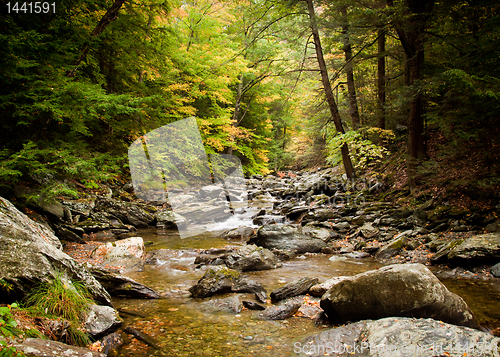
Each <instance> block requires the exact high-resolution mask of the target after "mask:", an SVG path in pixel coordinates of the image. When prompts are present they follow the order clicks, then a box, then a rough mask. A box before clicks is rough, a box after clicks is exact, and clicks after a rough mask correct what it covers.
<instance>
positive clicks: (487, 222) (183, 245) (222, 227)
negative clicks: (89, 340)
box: [29, 169, 500, 355]
mask: <svg viewBox="0 0 500 357" xmlns="http://www.w3.org/2000/svg"><path fill="white" fill-rule="evenodd" d="M245 187H246V188H245V189H246V192H241V188H240V189H239V190H235V189H232V188H231V187H226V188H227V190H226V191H224V189H223V188H221V187H217V185H214V186H213V187H212V188H210V189H208V188H205V189H204V190H203V193H202V194H201V195H200V193H197V192H195V191H192V192H189V191H188V192H187V193H185V194H184V197H183V199H184V201H183V202H184V203H185V207H189V210H190V211H191V212H193V211H195V212H196V211H199V210H200V209H201V208H202V209H203V210H204V212H218V213H220V212H223V211H221V210H220V208H218V206H217V204H218V202H219V201H220V200H221V199H222V201H225V202H227V201H226V199H227V197H228V196H230V197H234V199H233V200H232V201H231V203H233V204H236V205H235V207H238V210H239V211H238V212H237V215H235V216H231V215H230V216H229V217H225V220H221V221H219V222H215V223H214V222H213V221H212V220H213V216H210V214H209V215H208V216H207V218H208V220H207V222H204V224H201V225H200V226H198V227H197V229H198V230H200V231H201V232H197V233H196V234H193V235H191V236H190V237H184V238H183V237H182V236H179V233H178V231H177V229H175V228H174V227H175V226H178V225H179V224H181V225H186V226H185V228H186V227H188V224H189V223H188V221H187V220H185V219H183V218H184V217H181V216H180V215H179V213H177V212H171V210H170V208H169V207H168V206H166V205H164V204H163V202H152V203H151V202H149V203H146V202H140V201H136V200H132V199H131V195H130V193H127V190H128V191H130V186H129V185H128V186H127V185H125V186H123V187H119V188H115V189H111V190H110V191H109V192H108V194H107V195H106V196H100V195H96V196H90V197H87V198H86V199H83V200H68V199H66V200H60V201H56V203H53V204H52V205H50V206H46V207H45V208H43V209H40V208H42V206H41V205H39V207H38V208H39V212H40V213H38V214H35V213H33V212H29V213H30V214H31V215H32V216H33V217H34V218H37V219H38V220H39V221H43V218H44V217H43V216H45V217H48V218H49V219H48V220H47V221H45V224H47V225H50V226H52V227H54V228H55V229H56V232H57V233H56V235H57V236H58V237H60V238H62V237H64V238H65V239H66V241H65V243H64V251H65V253H67V254H69V256H70V257H72V258H73V259H74V260H75V261H78V262H79V263H81V264H82V265H83V266H93V267H98V268H99V269H105V270H108V271H110V272H114V273H115V274H116V273H120V272H121V273H123V274H125V275H127V276H129V277H132V278H135V279H136V281H138V282H141V283H143V284H145V285H147V286H148V287H149V288H152V289H153V290H155V291H157V292H158V294H159V296H160V297H161V299H160V300H158V301H161V303H157V302H154V300H144V301H137V300H136V299H133V300H130V298H129V299H126V300H123V299H122V298H117V297H115V298H113V302H114V304H115V305H118V306H121V307H120V308H121V309H125V310H129V311H131V310H136V311H137V310H138V311H139V313H141V314H146V315H147V316H154V315H155V309H157V308H158V309H159V310H158V311H157V312H158V313H159V314H160V315H161V316H163V317H162V318H159V319H156V318H153V319H151V318H146V319H141V318H137V317H132V318H131V317H130V316H127V315H126V313H121V315H122V318H124V319H125V322H126V324H127V323H128V324H132V326H133V327H134V328H135V329H138V330H141V329H143V331H149V332H151V333H152V335H153V336H154V337H156V338H158V339H159V340H160V341H161V342H160V343H163V346H166V345H165V344H167V345H168V344H169V343H171V344H173V345H176V346H180V345H182V343H184V342H186V341H184V340H183V338H181V339H180V340H179V339H178V338H179V331H180V330H179V328H181V327H182V325H178V327H179V328H177V329H169V324H171V323H172V321H174V320H175V319H180V320H182V321H184V322H183V324H187V323H188V322H187V321H188V320H189V319H187V320H186V319H185V318H184V317H183V316H181V315H182V314H187V315H186V316H189V315H190V313H188V311H189V310H192V309H195V310H196V309H200V306H203V304H202V305H200V302H199V301H196V299H194V300H193V298H192V297H190V293H189V289H190V288H191V287H192V286H193V285H195V284H196V282H197V281H198V280H199V279H200V278H201V277H202V276H203V274H204V273H205V272H206V271H207V270H209V269H210V267H212V266H221V265H222V266H229V267H237V268H236V270H239V271H243V272H244V276H246V277H249V278H253V279H255V280H257V281H263V282H260V284H262V286H263V287H264V288H265V290H267V291H271V290H272V289H277V288H279V287H280V286H282V285H283V284H284V283H290V282H292V281H293V279H298V278H300V277H302V276H304V275H310V274H312V275H313V276H314V277H316V278H319V282H324V281H326V280H328V279H329V278H331V277H334V276H340V275H342V274H344V275H347V276H352V275H354V274H356V273H361V272H363V271H366V270H370V269H373V268H375V269H377V268H378V267H381V266H383V265H388V264H398V263H421V264H424V265H426V266H429V267H431V269H432V271H433V272H434V274H436V275H437V276H438V277H439V278H440V279H442V280H443V281H460V280H463V281H468V282H473V281H477V282H478V283H469V285H477V286H483V288H484V285H483V282H485V283H486V284H487V285H488V284H490V282H491V283H493V285H494V282H495V281H497V279H498V278H496V277H495V276H494V275H493V274H494V273H495V269H492V267H493V266H494V264H495V259H497V260H498V249H497V248H495V246H494V244H493V243H494V242H496V241H497V240H498V234H497V233H495V232H496V231H497V229H498V221H497V220H496V219H495V218H496V212H494V211H491V209H490V210H489V211H484V212H479V211H477V210H476V211H473V210H464V209H461V208H458V207H454V206H451V205H449V204H446V202H442V201H434V200H432V199H429V200H426V201H425V202H422V203H420V204H414V205H413V206H411V205H401V206H396V205H394V204H392V203H391V202H385V201H383V200H382V199H381V197H382V196H383V185H382V184H381V183H380V182H376V181H370V180H366V179H362V180H358V181H349V180H346V179H345V178H343V177H342V175H340V174H339V173H338V172H336V171H335V170H334V169H325V170H317V171H315V172H300V173H289V174H284V173H283V174H280V175H277V176H267V177H260V176H254V177H252V178H250V179H248V180H246V185H245ZM188 213H189V212H188ZM226 218H228V219H226ZM183 227H184V226H183ZM231 227H235V228H232V229H227V228H231ZM236 227H238V228H236ZM187 229H188V228H187ZM68 232H69V233H68ZM185 232H186V231H185ZM62 233H64V235H63V234H62ZM134 237H140V239H136V238H134ZM478 237H479V238H478ZM68 238H69V239H68ZM134 239H135V240H134ZM125 242H133V244H131V245H127V248H126V249H124V250H117V245H118V244H117V243H120V245H121V244H122V243H123V244H125ZM488 242H490V243H492V244H489V243H488ZM253 244H256V245H257V246H258V247H260V248H259V249H263V250H264V251H268V252H269V253H266V254H267V255H264V256H266V257H267V258H264V256H261V257H259V258H258V259H272V260H273V261H275V262H276V263H272V264H271V268H272V270H265V273H264V271H262V270H259V269H257V271H255V272H252V271H253V270H255V268H256V267H262V266H267V265H266V264H268V263H266V260H262V261H257V262H256V261H255V256H254V255H252V254H254V253H252V252H253V251H249V252H248V253H243V252H244V249H243V248H245V247H252V246H253ZM485 247H488V249H484V248H485ZM245 249H247V248H245ZM246 254H247V255H246ZM259 254H260V253H259ZM249 257H252V258H251V260H250V258H249ZM269 257H272V258H269ZM234 262H237V264H236V265H235V263H234ZM250 262H251V263H250ZM278 262H279V264H278ZM372 262H373V263H372ZM497 262H498V261H497ZM249 264H250V265H249ZM338 264H340V265H345V267H346V268H345V269H343V270H341V271H338V269H339V268H338ZM373 264H375V265H373ZM280 266H281V267H280ZM357 266H360V267H361V268H360V269H357V268H354V267H357ZM266 269H267V268H266ZM245 271H246V272H245ZM287 271H288V273H287ZM263 274H264V275H263ZM264 276H267V277H264ZM159 277H161V278H159ZM158 279H160V281H159V280H158ZM179 279H180V280H179ZM262 279H263V280H262ZM449 285H450V286H452V285H453V284H449ZM486 289H487V291H489V292H487V293H486V294H487V295H488V294H495V290H494V289H493V290H491V288H486ZM458 290H459V291H460V289H458ZM238 294H240V295H241V294H243V295H242V296H240V297H238V299H239V300H242V299H243V300H253V299H254V298H252V297H251V295H252V294H249V293H248V292H242V293H238ZM245 294H246V295H245ZM224 296H225V295H222V297H224ZM117 299H118V300H117ZM213 299H215V301H216V300H217V298H216V297H214V298H209V301H206V303H208V304H209V305H213V303H210V301H212V300H213ZM314 301H315V302H314ZM233 302H235V303H236V304H237V305H238V302H237V301H236V300H234V301H233ZM215 304H216V305H217V304H223V305H225V304H226V302H225V301H224V302H221V303H218V302H215ZM318 304H319V300H313V302H312V303H310V305H308V303H307V299H306V300H304V299H303V300H302V303H301V304H300V305H301V306H303V307H304V309H306V310H307V308H306V307H305V306H316V307H317V305H318ZM160 306H161V307H160ZM264 306H265V307H266V308H272V307H273V304H272V303H271V302H269V301H268V302H266V304H265V305H264ZM175 309H177V310H175ZM304 309H303V310H304ZM318 309H319V307H318ZM201 310H203V311H205V310H206V308H201ZM208 310H210V311H211V312H210V313H209V314H208V315H207V313H205V312H203V313H201V315H200V313H198V315H197V316H198V317H197V318H199V319H201V320H204V319H211V318H212V317H210V316H212V314H213V313H214V312H213V310H211V308H209V309H208ZM303 310H302V311H300V310H299V311H300V312H298V313H297V314H298V315H297V316H304V315H305V313H304V311H303ZM320 310H321V309H319V310H316V311H315V313H312V315H311V313H310V312H309V313H308V314H309V315H306V316H308V317H310V318H318V314H317V313H318V312H320ZM177 311H180V313H178V312H177ZM240 311H241V310H240ZM243 311H245V310H243ZM124 314H125V315H124ZM220 314H221V312H217V313H216V315H217V316H220ZM223 314H226V315H227V312H224V313H223ZM238 314H239V313H238ZM252 314H253V313H252ZM169 315H173V316H169ZM195 315H196V314H195ZM174 316H175V318H174ZM227 316H229V320H231V317H230V316H232V315H231V314H229V315H227ZM227 316H226V317H224V318H223V317H220V319H221V321H223V322H219V323H222V325H221V327H220V328H219V329H218V330H217V331H219V333H221V332H222V331H224V329H225V327H223V326H224V324H225V323H228V322H227V318H228V317H227ZM238 316H240V315H238ZM291 316H295V315H291ZM479 316H480V321H481V322H482V323H483V325H484V326H485V327H486V328H488V329H490V330H492V331H494V330H495V329H497V328H498V327H500V324H498V318H496V317H495V316H494V314H493V315H491V314H488V312H487V311H484V310H481V313H480V314H479ZM248 318H250V320H248ZM254 318H255V316H253V315H250V316H247V317H246V318H243V320H244V321H245V322H244V324H247V323H250V324H253V323H254V322H253V320H254ZM291 318H292V319H295V317H291ZM289 319H290V318H288V319H285V320H283V322H282V323H280V326H282V327H283V328H285V330H286V326H287V324H293V323H292V322H291V321H295V320H289ZM302 319H303V317H302ZM224 321H226V322H224ZM287 321H288V322H287ZM299 321H300V320H299ZM203 323H204V322H203V321H200V324H201V325H199V326H200V330H199V331H200V334H206V333H208V331H205V328H204V327H201V326H203ZM311 323H312V322H311ZM255 324H256V325H248V326H258V327H259V328H262V326H263V324H267V322H260V321H258V322H255ZM148 326H149V327H148ZM187 326H191V325H190V324H188V325H187ZM218 326H219V325H218ZM238 326H240V327H238V328H241V329H244V327H243V325H238ZM266 326H267V325H266ZM297 326H302V327H300V328H299V327H297V328H299V329H302V330H303V331H304V334H306V333H307V331H309V332H310V328H311V325H310V323H303V322H302V323H299V324H298V325H297ZM319 326H321V324H320V325H319ZM318 328H320V327H318ZM169 331H174V332H171V333H170V332H169ZM175 331H177V332H175ZM183 331H185V330H183ZM273 331H274V332H272V333H271V334H273V333H276V334H278V335H279V334H283V333H284V336H288V337H286V338H285V340H283V341H282V342H280V343H281V344H282V348H283V349H282V350H280V351H285V350H286V351H288V352H289V350H290V343H291V342H293V340H292V336H293V335H294V334H296V333H297V331H296V330H294V329H292V330H291V331H289V332H284V330H283V329H281V328H280V329H277V330H273ZM166 336H170V337H171V338H167V340H168V341H170V342H168V343H167V342H166V341H167V340H165V338H166ZM193 336H194V335H193ZM249 336H252V338H248V339H247V340H245V339H244V337H245V336H243V337H241V338H242V339H243V343H244V344H243V345H241V346H240V347H238V348H236V349H232V348H230V349H229V350H230V351H233V352H234V351H236V350H237V351H243V350H244V348H243V347H242V346H246V344H248V343H251V341H254V340H253V339H254V335H249ZM304 337H306V336H305V335H304ZM193 338H194V337H193ZM276 338H278V337H276ZM218 340H221V339H218ZM222 340H223V337H222ZM222 340H221V342H222ZM278 340H279V338H278ZM193 341H197V340H196V338H194V339H193ZM237 341H239V342H241V341H240V340H239V338H238V339H237ZM244 341H247V342H244ZM248 341H250V342H248ZM259 341H261V342H259V343H257V344H256V345H258V347H259V348H261V347H262V348H263V349H264V350H265V349H266V348H267V347H269V346H270V347H271V348H270V349H273V348H274V347H273V343H274V342H273V343H266V339H265V338H264V339H261V338H259ZM208 342H210V341H208ZM239 342H238V343H237V345H240V343H239ZM267 342H270V341H267ZM142 343H143V342H139V341H136V342H132V343H131V344H129V345H128V347H126V348H125V349H124V350H123V351H124V352H123V353H124V355H127V353H138V352H137V349H147V348H148V347H146V346H147V345H143V344H142ZM140 346H142V347H140ZM219 347H220V346H219ZM149 348H150V347H149ZM256 348H257V347H256ZM229 350H228V351H229ZM127 351H129V352H127ZM132 351H135V352H132ZM148 351H149V352H147V353H151V351H150V350H148ZM179 351H180V352H179V355H182V353H188V351H189V349H185V348H181V349H180V350H179ZM182 351H184V352H182ZM209 351H211V352H206V353H209V354H208V355H210V353H212V354H217V353H220V350H214V349H211V350H210V349H209ZM217 351H219V352H217ZM259 351H260V350H259ZM260 352H262V353H263V350H262V351H260ZM288 352H287V353H288ZM158 353H160V354H158V355H161V352H158ZM228 353H229V352H228ZM242 353H243V352H242ZM259 355H261V354H259ZM262 355H263V354H262Z"/></svg>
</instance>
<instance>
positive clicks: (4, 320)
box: [0, 280, 25, 357]
mask: <svg viewBox="0 0 500 357" xmlns="http://www.w3.org/2000/svg"><path fill="white" fill-rule="evenodd" d="M2 282H3V280H1V281H0V283H2ZM2 284H3V283H2ZM17 307H18V306H17V304H16V303H13V304H12V305H7V306H0V336H1V337H3V338H11V337H17V336H19V335H21V334H22V331H21V330H20V329H18V328H17V322H16V320H15V319H14V316H13V315H12V309H15V308H17ZM0 356H1V357H14V356H15V357H21V356H25V354H24V353H23V352H19V351H17V350H16V349H15V347H9V346H8V345H7V342H5V341H0Z"/></svg>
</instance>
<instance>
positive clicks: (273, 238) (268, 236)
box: [249, 224, 326, 254]
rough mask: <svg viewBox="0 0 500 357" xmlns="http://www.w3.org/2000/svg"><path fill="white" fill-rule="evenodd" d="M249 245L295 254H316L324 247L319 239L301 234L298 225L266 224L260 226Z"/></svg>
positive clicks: (324, 244)
mask: <svg viewBox="0 0 500 357" xmlns="http://www.w3.org/2000/svg"><path fill="white" fill-rule="evenodd" d="M249 243H255V244H256V245H258V246H261V247H264V248H267V249H282V250H284V249H288V250H292V251H294V252H295V253H299V254H300V253H306V252H311V253H318V252H320V251H321V249H322V248H324V247H326V243H325V242H323V241H322V240H321V239H319V238H313V237H309V236H307V235H306V234H304V233H302V227H301V226H300V225H277V224H268V225H264V226H262V227H261V228H260V229H259V231H258V232H257V235H256V236H255V238H252V239H250V241H249Z"/></svg>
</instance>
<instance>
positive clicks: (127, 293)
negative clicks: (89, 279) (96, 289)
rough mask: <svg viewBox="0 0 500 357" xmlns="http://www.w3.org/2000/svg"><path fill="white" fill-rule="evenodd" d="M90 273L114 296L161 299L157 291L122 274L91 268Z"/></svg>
mask: <svg viewBox="0 0 500 357" xmlns="http://www.w3.org/2000/svg"><path fill="white" fill-rule="evenodd" d="M90 273H91V274H92V275H93V276H94V278H96V279H97V281H99V283H101V285H102V286H103V287H104V288H105V289H106V291H107V292H109V294H110V295H112V296H118V297H126V298H135V299H157V298H159V297H160V294H159V293H158V292H156V291H155V290H153V289H151V288H148V287H147V286H145V285H144V284H141V283H139V282H137V281H135V280H134V279H131V278H129V277H127V276H124V275H122V274H120V273H117V272H111V271H108V270H106V269H102V268H97V267H94V268H91V269H90Z"/></svg>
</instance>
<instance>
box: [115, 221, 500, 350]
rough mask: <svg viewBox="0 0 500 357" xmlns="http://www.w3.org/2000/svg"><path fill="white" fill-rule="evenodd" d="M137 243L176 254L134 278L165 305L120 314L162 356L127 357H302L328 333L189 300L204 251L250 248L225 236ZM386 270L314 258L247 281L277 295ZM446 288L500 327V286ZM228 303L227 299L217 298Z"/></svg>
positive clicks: (151, 233)
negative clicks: (298, 355)
mask: <svg viewBox="0 0 500 357" xmlns="http://www.w3.org/2000/svg"><path fill="white" fill-rule="evenodd" d="M233 223H235V222H233ZM137 235H138V236H141V237H143V239H144V241H150V242H152V244H150V245H149V246H148V247H147V249H148V250H155V249H169V252H168V254H167V257H168V259H165V260H162V261H160V262H159V264H154V265H146V266H145V269H144V271H142V272H133V273H128V274H127V275H128V276H130V277H132V278H133V279H136V280H137V281H139V282H141V283H144V284H146V285H148V286H150V287H152V288H154V289H156V290H157V291H159V292H160V293H162V295H163V296H164V298H162V299H157V300H131V299H123V300H116V307H117V308H121V309H127V310H135V311H139V312H140V313H142V314H144V316H130V317H127V318H126V319H125V323H126V324H129V325H133V326H134V327H136V328H137V329H138V330H140V331H143V332H146V333H148V334H150V335H151V336H153V337H154V338H155V339H156V340H157V341H158V342H159V345H160V346H161V349H159V350H154V349H152V348H148V349H146V348H145V347H144V345H142V344H139V343H131V344H129V345H128V346H127V347H126V348H125V349H124V350H123V351H122V352H121V356H256V357H257V356H294V355H295V353H294V352H293V347H294V343H295V342H299V341H301V340H302V339H303V338H304V337H306V336H310V335H312V334H315V333H318V332H320V331H321V330H323V329H325V328H328V327H324V326H323V327H317V326H315V325H314V322H313V320H312V319H310V318H306V317H293V318H290V319H287V320H284V321H263V320H260V319H259V318H258V314H259V311H251V310H246V309H244V310H243V311H242V312H241V313H239V314H234V313H227V312H214V311H212V310H211V309H210V308H209V307H207V304H206V303H205V302H206V301H208V300H210V299H193V298H191V297H190V296H189V292H188V289H189V288H190V287H191V286H192V285H194V284H195V283H196V282H197V281H198V280H199V279H200V278H201V277H202V276H203V274H204V270H203V269H195V265H194V259H195V257H196V250H197V249H208V248H220V247H224V246H227V245H236V246H237V245H243V244H244V243H243V242H234V241H231V242H229V241H227V240H225V239H222V238H219V237H217V232H206V233H204V234H201V235H198V236H195V237H190V238H185V239H181V238H180V237H179V235H178V233H177V232H176V231H173V230H157V229H147V230H140V231H139V232H138V234H137ZM380 266H382V264H381V263H379V262H377V261H375V260H374V259H371V258H365V259H349V258H345V257H342V256H330V255H325V254H306V255H303V256H299V257H297V258H294V259H293V260H290V261H286V262H283V267H281V268H278V269H274V270H267V271H258V272H248V273H243V276H245V277H250V278H251V279H253V280H256V281H258V282H260V283H262V284H263V285H264V286H265V287H266V289H267V291H268V293H269V292H271V291H272V290H274V289H276V288H278V287H280V286H282V285H284V284H285V283H288V282H291V281H293V280H297V279H299V278H302V277H304V276H311V277H317V278H319V280H320V282H322V281H325V280H327V279H329V278H331V277H333V276H340V275H355V274H358V273H361V272H364V271H367V270H372V269H376V268H378V267H380ZM431 269H432V270H433V271H434V272H435V273H436V274H437V275H438V277H439V276H440V274H441V273H443V269H438V268H433V267H431ZM443 282H444V283H445V284H446V285H447V286H448V288H449V289H450V290H451V291H453V292H455V293H457V294H459V295H460V296H462V297H463V298H464V300H465V301H466V302H467V303H468V304H469V306H470V307H471V309H472V310H473V311H474V313H475V314H476V316H477V318H478V319H479V321H480V322H481V323H482V324H483V325H484V326H487V327H488V328H497V327H499V326H500V286H499V285H498V283H497V282H496V281H492V280H480V279H443ZM241 295H242V296H241V298H242V299H243V300H251V301H254V297H253V294H241ZM220 297H224V296H217V297H214V298H220Z"/></svg>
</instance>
